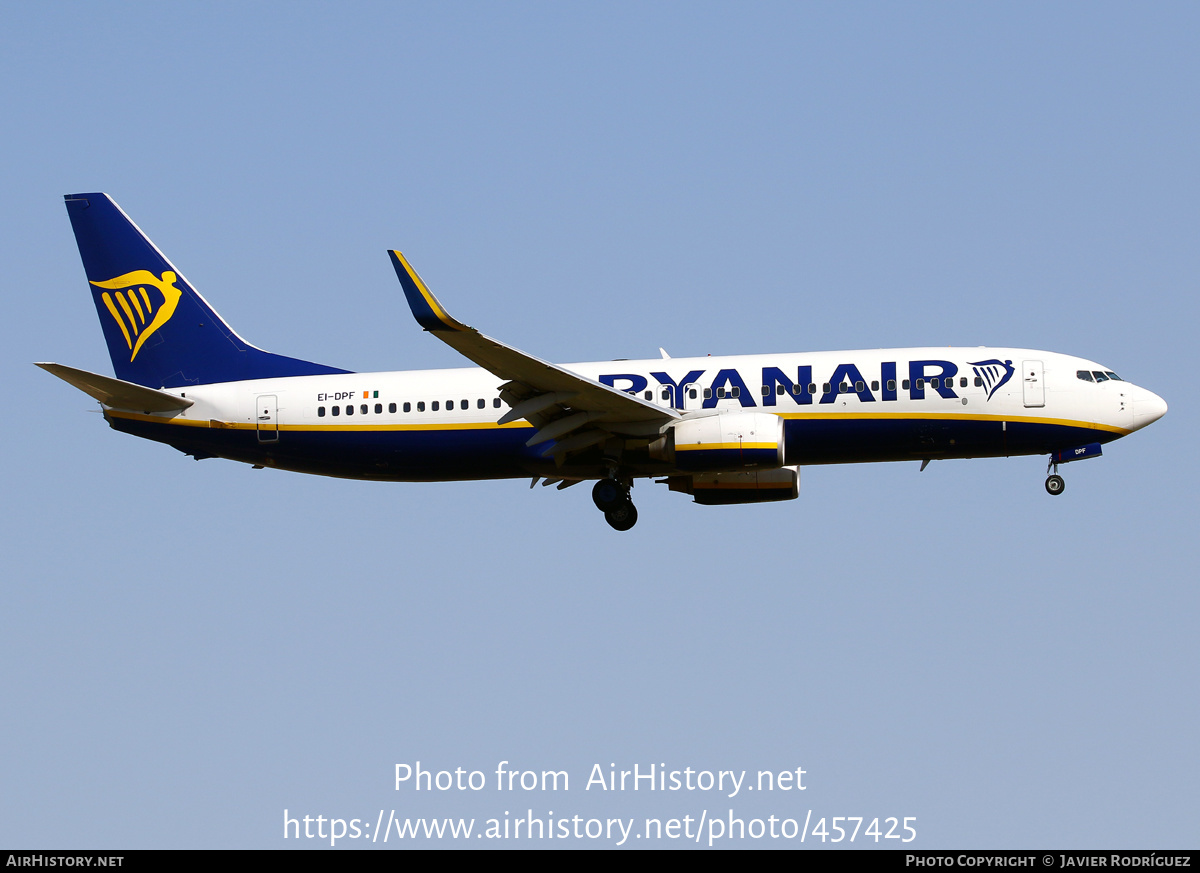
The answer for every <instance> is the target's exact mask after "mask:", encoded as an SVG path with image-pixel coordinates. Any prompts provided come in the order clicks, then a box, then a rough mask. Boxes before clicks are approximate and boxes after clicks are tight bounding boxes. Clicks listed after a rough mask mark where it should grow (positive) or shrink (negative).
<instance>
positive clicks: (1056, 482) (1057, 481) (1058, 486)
mask: <svg viewBox="0 0 1200 873" xmlns="http://www.w3.org/2000/svg"><path fill="white" fill-rule="evenodd" d="M1066 487H1067V483H1066V482H1064V481H1063V477H1062V476H1060V475H1058V474H1057V473H1055V474H1054V475H1053V476H1047V477H1046V493H1047V494H1053V495H1054V496H1056V497H1057V496H1058V495H1059V494H1062V493H1063V490H1064V489H1066Z"/></svg>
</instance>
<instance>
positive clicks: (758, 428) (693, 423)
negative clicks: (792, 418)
mask: <svg viewBox="0 0 1200 873" xmlns="http://www.w3.org/2000/svg"><path fill="white" fill-rule="evenodd" d="M650 457H652V458H654V459H655V460H659V461H666V462H668V463H670V464H672V465H673V466H675V467H676V468H677V469H679V470H689V471H696V472H699V471H711V472H720V471H724V470H729V471H735V470H746V469H748V468H749V469H755V470H773V469H777V468H779V467H782V466H783V465H784V450H783V419H782V418H780V417H779V416H777V415H772V414H771V413H769V412H722V413H719V414H717V415H706V416H703V417H701V418H689V419H686V420H684V421H681V422H679V423H677V424H675V425H674V426H673V427H672V428H671V429H670V430H669V431H667V432H666V433H665V434H664V435H663V437H662V438H660V439H658V440H656V441H655V442H654V443H651V445H650Z"/></svg>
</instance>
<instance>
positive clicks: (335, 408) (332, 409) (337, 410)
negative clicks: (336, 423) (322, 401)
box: [329, 406, 342, 415]
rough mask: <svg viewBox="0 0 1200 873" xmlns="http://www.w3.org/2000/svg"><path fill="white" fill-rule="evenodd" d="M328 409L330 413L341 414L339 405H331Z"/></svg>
mask: <svg viewBox="0 0 1200 873" xmlns="http://www.w3.org/2000/svg"><path fill="white" fill-rule="evenodd" d="M329 411H330V412H331V413H333V414H334V415H341V414H342V407H340V406H331V407H330V408H329Z"/></svg>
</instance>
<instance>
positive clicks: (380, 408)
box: [375, 403, 396, 415]
mask: <svg viewBox="0 0 1200 873" xmlns="http://www.w3.org/2000/svg"><path fill="white" fill-rule="evenodd" d="M395 406H396V404H395V403H393V404H392V412H395V411H396V409H395ZM375 414H376V415H382V414H383V404H382V403H376V404H375Z"/></svg>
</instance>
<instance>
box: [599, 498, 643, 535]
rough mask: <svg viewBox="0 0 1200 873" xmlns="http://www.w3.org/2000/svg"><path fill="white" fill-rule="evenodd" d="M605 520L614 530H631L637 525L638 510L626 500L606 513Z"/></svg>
mask: <svg viewBox="0 0 1200 873" xmlns="http://www.w3.org/2000/svg"><path fill="white" fill-rule="evenodd" d="M604 520H605V521H607V522H608V524H609V526H610V527H611V528H613V530H629V529H630V528H631V527H633V526H634V525H635V524H637V509H636V508H635V507H634V505H633V504H632V503H630V502H629V501H628V500H626V501H624V502H623V503H621V504H618V505H617V506H616V507H614V508H613V509H610V510H608V512H606V513H604Z"/></svg>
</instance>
